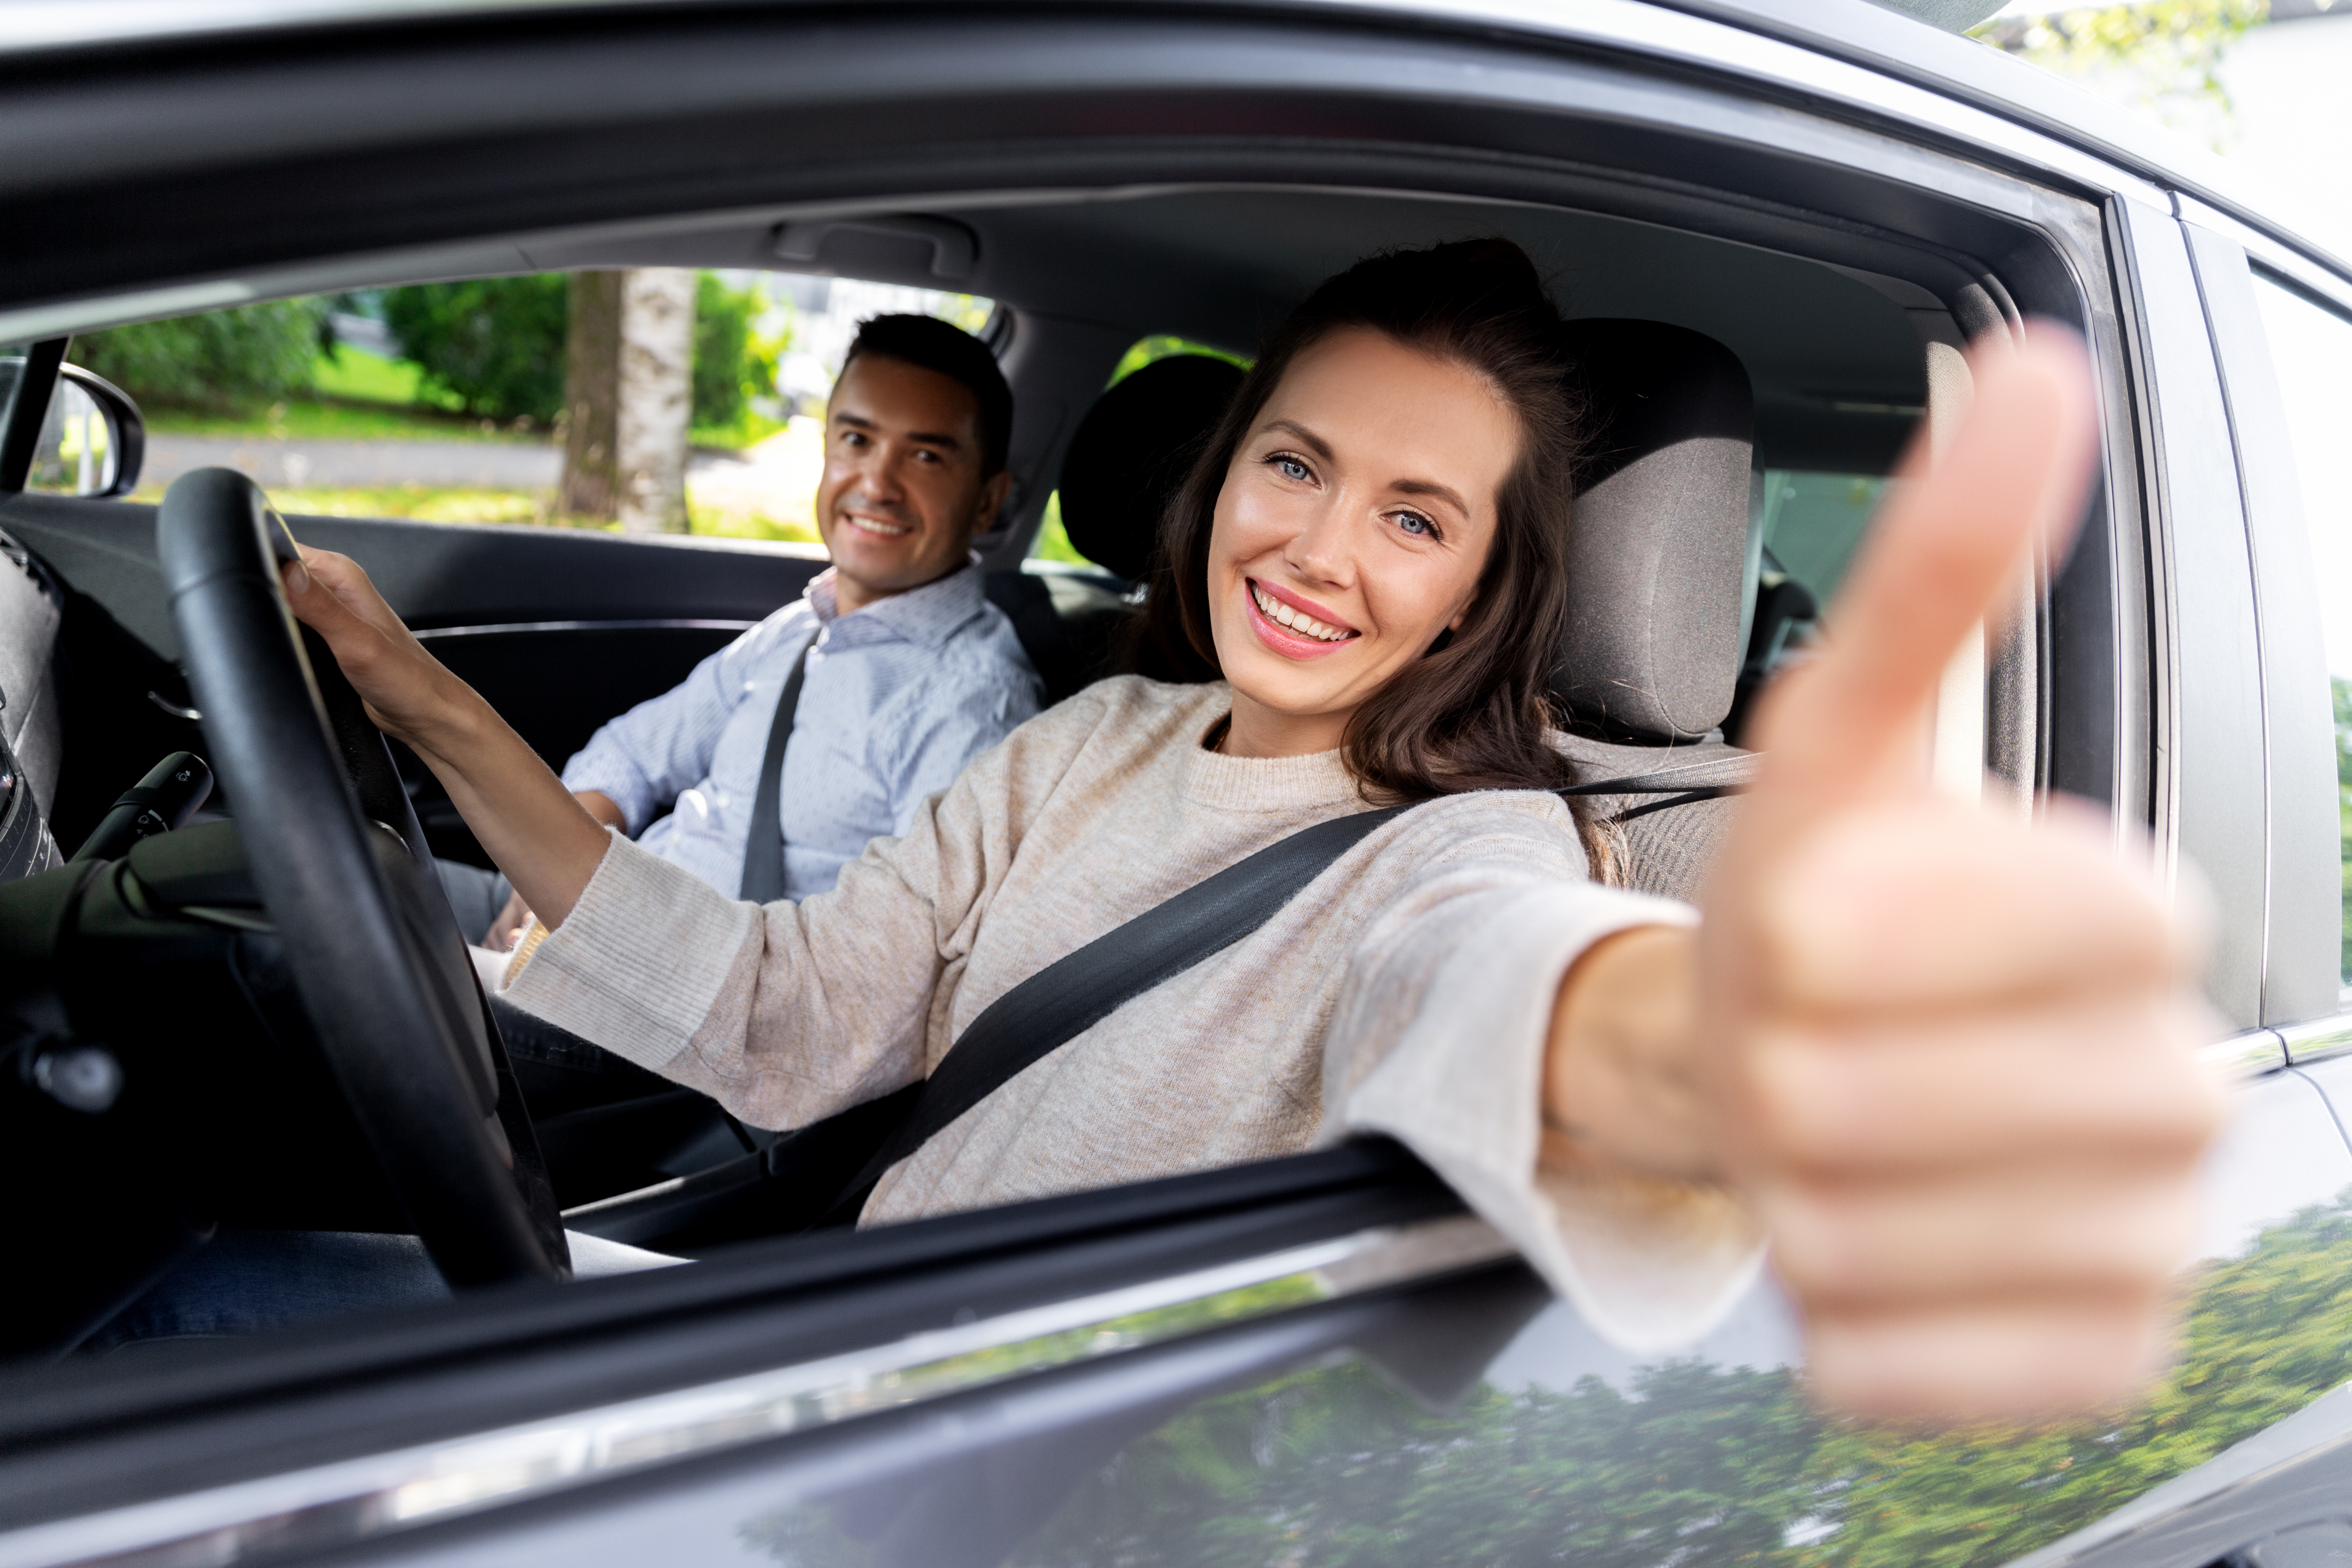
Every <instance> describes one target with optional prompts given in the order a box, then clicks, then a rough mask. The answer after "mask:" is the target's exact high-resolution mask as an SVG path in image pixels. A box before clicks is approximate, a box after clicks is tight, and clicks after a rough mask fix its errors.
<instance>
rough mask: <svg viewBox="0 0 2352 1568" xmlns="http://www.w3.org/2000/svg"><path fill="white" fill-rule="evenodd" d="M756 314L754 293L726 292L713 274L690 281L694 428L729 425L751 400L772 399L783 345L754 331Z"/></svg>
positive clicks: (757, 304) (758, 302)
mask: <svg viewBox="0 0 2352 1568" xmlns="http://www.w3.org/2000/svg"><path fill="white" fill-rule="evenodd" d="M760 309H761V300H760V294H759V290H757V289H730V288H729V287H728V286H727V284H726V283H725V282H724V281H723V280H722V279H720V278H719V275H718V274H717V273H715V272H705V273H703V274H702V275H701V276H700V277H699V278H698V279H696V280H695V285H694V413H693V422H694V423H695V424H697V425H702V426H723V425H732V424H734V423H735V422H736V421H737V420H739V419H740V418H742V416H743V414H744V412H745V410H746V409H747V408H748V407H749V406H750V404H751V399H752V398H754V397H772V396H774V395H775V391H776V359H777V356H778V355H780V354H781V353H782V352H783V349H784V342H783V340H782V338H781V337H777V338H770V337H764V336H762V335H761V333H760V332H759V331H758V330H757V328H756V326H755V323H756V322H757V321H758V319H759V315H760Z"/></svg>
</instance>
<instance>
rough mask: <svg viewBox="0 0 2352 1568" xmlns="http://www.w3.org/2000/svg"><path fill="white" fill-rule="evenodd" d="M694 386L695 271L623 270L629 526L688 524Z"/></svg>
mask: <svg viewBox="0 0 2352 1568" xmlns="http://www.w3.org/2000/svg"><path fill="white" fill-rule="evenodd" d="M693 391H694V273H693V271H692V269H690V268H683V267H637V268H631V269H630V270H628V271H627V272H625V273H623V274H622V275H621V408H620V421H619V431H618V437H619V438H618V449H619V453H620V460H621V476H620V477H621V497H620V500H621V508H620V517H621V527H622V529H623V530H624V531H628V532H633V533H684V532H685V531H686V427H687V420H688V415H689V414H690V413H691V411H692V403H693Z"/></svg>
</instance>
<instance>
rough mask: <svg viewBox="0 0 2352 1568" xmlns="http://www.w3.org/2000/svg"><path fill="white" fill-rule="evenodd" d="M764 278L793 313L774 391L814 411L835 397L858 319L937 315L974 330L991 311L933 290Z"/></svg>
mask: <svg viewBox="0 0 2352 1568" xmlns="http://www.w3.org/2000/svg"><path fill="white" fill-rule="evenodd" d="M762 276H763V277H764V279H765V286H766V288H767V289H768V292H769V295H770V297H771V298H772V299H774V300H777V301H778V303H779V306H780V307H783V306H788V307H789V309H790V311H791V320H792V329H793V342H792V348H791V349H790V350H789V351H788V352H787V353H785V355H784V357H783V360H782V363H780V364H779V365H778V366H777V368H776V390H777V391H778V392H779V393H780V394H781V395H782V396H783V398H784V400H785V401H786V402H787V403H790V404H793V405H795V406H797V407H801V408H811V411H812V412H813V411H814V409H813V408H812V405H817V406H822V405H823V404H824V400H825V399H826V398H827V397H828V396H830V395H832V392H833V379H834V377H835V376H836V375H839V374H841V362H842V357H843V356H844V355H845V354H846V353H848V352H849V343H850V340H851V339H853V338H855V337H856V335H857V324H858V323H859V322H860V321H866V320H867V319H869V318H871V317H875V316H884V315H892V314H906V315H914V316H938V317H940V318H941V319H943V320H946V321H953V322H955V323H956V324H957V325H958V326H961V327H964V328H967V329H971V328H977V327H978V326H979V325H980V324H981V322H982V321H985V320H986V319H987V316H988V312H989V310H990V308H991V302H990V301H988V300H980V299H975V298H973V297H972V296H971V295H969V294H944V293H941V292H940V291H939V290H937V289H909V288H905V287H902V286H900V285H898V284H896V283H867V282H864V281H861V280H859V279H855V278H821V277H816V276H814V275H811V274H807V273H798V272H771V273H766V274H763V275H762Z"/></svg>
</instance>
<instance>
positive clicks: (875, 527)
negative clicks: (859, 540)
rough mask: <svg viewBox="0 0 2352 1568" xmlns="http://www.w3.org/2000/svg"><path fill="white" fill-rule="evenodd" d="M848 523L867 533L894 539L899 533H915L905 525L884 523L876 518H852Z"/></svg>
mask: <svg viewBox="0 0 2352 1568" xmlns="http://www.w3.org/2000/svg"><path fill="white" fill-rule="evenodd" d="M849 521H852V522H854V523H856V525H857V526H858V527H860V528H862V529H864V530H865V531H866V532H868V533H883V534H889V535H891V536H893V537H895V536H897V535H898V534H901V533H912V532H914V530H913V529H912V528H909V527H908V526H907V525H906V524H905V523H901V522H884V521H882V520H881V519H880V518H878V517H856V516H852V517H851V518H850V520H849Z"/></svg>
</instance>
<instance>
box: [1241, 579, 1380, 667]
mask: <svg viewBox="0 0 2352 1568" xmlns="http://www.w3.org/2000/svg"><path fill="white" fill-rule="evenodd" d="M1242 582H1243V585H1244V587H1245V588H1246V589H1247V590H1248V593H1249V601H1250V617H1249V620H1250V629H1251V630H1252V631H1255V633H1257V636H1258V640H1259V641H1260V642H1262V643H1264V644H1265V646H1266V647H1270V648H1272V649H1273V650H1274V651H1275V652H1276V653H1278V654H1280V655H1282V656H1283V657H1284V658H1322V657H1323V656H1324V655H1326V654H1331V653H1337V652H1339V649H1340V648H1342V647H1346V646H1347V645H1348V644H1349V643H1351V642H1353V641H1355V640H1356V638H1357V637H1360V636H1361V635H1362V634H1361V633H1360V632H1358V631H1357V630H1356V628H1355V627H1353V626H1349V625H1348V624H1347V623H1346V622H1344V621H1342V620H1340V619H1339V617H1338V616H1334V615H1332V614H1331V613H1330V612H1329V611H1328V610H1325V609H1323V608H1322V606H1321V605H1315V604H1312V603H1310V602H1309V601H1307V600H1306V599H1302V598H1300V597H1299V596H1298V595H1296V594H1291V593H1286V592H1285V591H1283V590H1282V589H1280V588H1277V587H1276V586H1275V585H1274V584H1271V583H1261V582H1259V581H1258V580H1257V579H1256V578H1255V577H1245V578H1244V579H1243V580H1242Z"/></svg>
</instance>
